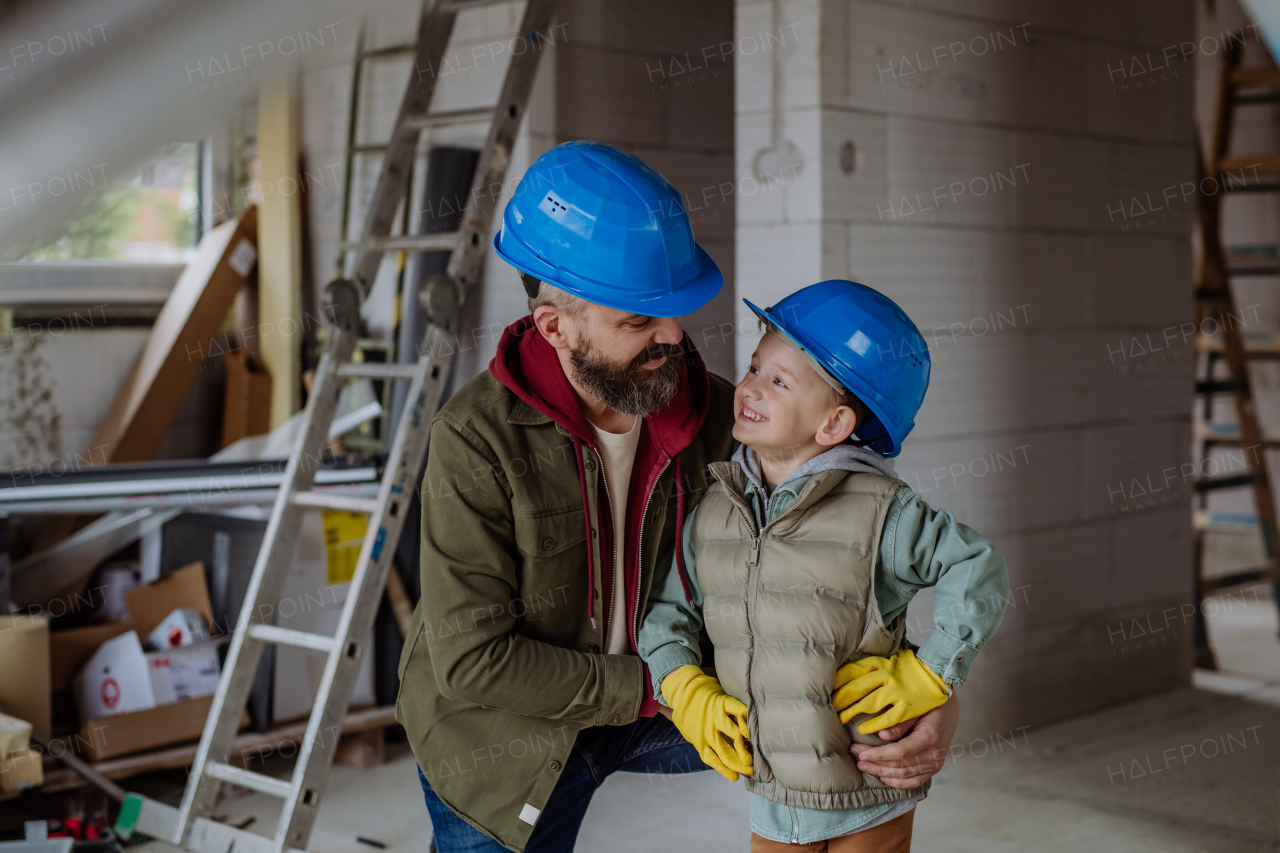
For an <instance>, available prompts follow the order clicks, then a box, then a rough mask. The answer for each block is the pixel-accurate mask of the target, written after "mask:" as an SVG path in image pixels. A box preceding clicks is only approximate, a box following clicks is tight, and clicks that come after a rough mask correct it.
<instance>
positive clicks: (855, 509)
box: [639, 281, 1009, 853]
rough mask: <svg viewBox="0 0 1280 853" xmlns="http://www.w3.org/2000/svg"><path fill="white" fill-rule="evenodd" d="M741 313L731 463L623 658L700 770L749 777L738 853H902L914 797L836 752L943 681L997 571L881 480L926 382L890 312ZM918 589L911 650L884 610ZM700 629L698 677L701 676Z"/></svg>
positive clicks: (816, 308)
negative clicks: (746, 323)
mask: <svg viewBox="0 0 1280 853" xmlns="http://www.w3.org/2000/svg"><path fill="white" fill-rule="evenodd" d="M747 305H748V306H749V307H750V308H751V310H752V311H754V312H755V313H756V314H757V315H758V316H759V317H760V319H761V321H762V322H763V325H764V326H765V327H766V328H767V332H766V333H765V334H764V335H763V336H762V337H761V340H760V343H759V346H757V348H756V351H755V353H754V354H753V355H752V357H751V366H750V367H749V368H748V369H747V374H746V376H745V377H744V378H743V379H742V382H740V383H739V384H738V388H737V392H736V393H735V395H734V407H735V414H736V416H737V418H736V421H735V425H734V429H733V437H734V438H735V439H737V440H738V441H740V442H741V443H742V446H741V447H739V448H738V451H737V452H736V454H735V455H734V457H733V461H732V462H718V463H715V464H713V465H711V468H710V474H711V477H712V485H711V487H710V488H709V489H708V490H707V492H706V494H705V495H704V496H703V498H702V500H701V502H700V503H699V504H698V506H697V508H696V510H695V511H694V512H693V513H692V514H691V515H690V517H689V519H688V521H687V522H686V524H685V527H684V533H685V535H684V542H683V549H682V551H683V553H682V557H683V559H680V557H681V555H677V559H675V560H673V561H672V562H673V564H674V565H672V566H668V567H666V571H665V573H663V572H659V574H658V575H657V576H656V577H655V578H654V581H653V590H654V591H653V593H651V595H650V599H649V607H648V609H647V611H646V614H645V620H644V624H643V627H642V628H641V631H640V635H639V645H640V653H641V655H642V656H643V657H644V659H645V661H646V663H648V665H649V670H650V673H651V674H652V676H653V684H654V693H655V695H657V696H659V697H661V698H662V700H663V701H664V702H665V704H667V705H669V706H670V707H671V709H672V719H673V721H674V722H675V724H676V726H677V728H679V730H680V732H681V734H683V735H684V736H685V738H686V739H687V740H688V741H689V742H690V743H692V744H693V745H694V746H695V747H696V748H697V749H698V751H699V753H700V754H701V755H702V757H703V760H704V761H705V762H706V763H707V764H708V765H709V766H711V767H712V768H714V769H716V770H718V771H719V772H720V773H721V774H723V775H724V776H725V777H726V778H728V779H729V780H730V781H734V780H736V779H737V778H738V774H740V773H741V774H743V775H746V776H748V777H749V778H748V779H747V790H748V791H749V792H750V799H751V829H752V838H751V849H752V851H753V853H760V851H769V850H775V849H776V850H796V849H797V848H796V847H795V846H793V845H796V844H799V845H808V848H807V849H812V850H830V851H832V853H835V852H836V851H873V850H874V851H906V850H909V849H910V844H911V825H912V818H913V816H914V811H913V809H914V808H915V804H916V803H917V802H918V801H919V800H922V799H924V797H925V792H926V791H927V790H928V788H929V784H928V783H926V784H924V785H923V786H921V787H918V788H911V789H899V788H894V787H891V786H888V785H886V784H884V783H883V782H881V781H880V779H878V778H877V777H874V776H870V775H865V774H863V773H861V772H860V771H859V770H858V767H857V758H856V757H855V756H854V755H852V754H851V750H850V747H851V746H852V744H853V743H854V741H857V742H860V743H866V744H879V743H883V741H882V740H881V739H880V738H879V737H878V736H871V737H868V735H871V734H872V733H874V732H878V731H881V730H882V729H885V728H888V727H889V726H892V725H895V724H897V723H900V722H902V721H904V720H909V719H912V718H914V717H918V716H920V715H921V714H923V713H925V712H926V711H929V710H931V709H933V708H936V707H937V706H939V705H941V704H943V703H944V702H946V701H947V698H948V696H949V695H950V693H951V690H952V687H953V686H954V685H957V684H960V683H961V682H963V681H964V679H965V677H966V675H967V673H968V668H969V666H970V665H971V664H972V662H973V658H974V656H975V655H976V654H977V652H978V650H979V649H981V648H982V646H983V644H984V643H986V641H987V640H989V639H990V638H991V635H992V634H993V633H994V632H995V630H996V628H997V626H998V625H999V623H1000V618H1001V616H1002V615H1003V613H1004V606H1005V604H1006V603H1007V602H1008V600H1009V581H1008V576H1007V573H1006V571H1005V564H1004V561H1003V559H1002V558H1001V557H1000V554H999V553H998V552H997V551H996V550H995V548H994V547H993V546H992V545H991V543H990V542H988V541H987V540H986V539H984V538H983V537H982V536H980V535H978V534H977V533H975V532H974V531H973V530H971V529H970V528H968V527H966V526H965V525H963V524H960V523H959V522H957V521H956V520H955V518H954V517H953V516H952V515H951V513H950V512H948V511H946V510H942V511H935V510H933V509H931V508H930V507H929V506H928V505H927V504H926V503H925V502H924V500H923V499H922V498H921V497H920V496H919V495H918V494H916V493H915V492H913V491H912V490H911V489H910V488H908V486H907V485H906V484H905V483H903V482H902V481H901V480H897V479H895V478H894V476H893V464H892V463H891V462H890V461H889V458H890V457H893V456H896V455H897V454H898V453H899V451H900V450H901V446H902V440H903V439H904V438H905V437H906V436H907V433H909V432H910V431H911V428H912V427H913V426H914V425H915V424H914V421H913V418H914V417H915V414H916V412H917V411H918V410H919V408H920V404H921V402H923V400H924V393H925V390H926V388H927V387H928V384H929V367H930V361H929V354H928V348H927V346H926V344H925V342H924V339H923V338H922V337H921V336H920V332H919V331H918V330H917V329H916V327H915V324H913V323H912V322H911V320H910V318H909V317H907V315H906V314H905V313H904V312H903V311H902V309H901V308H899V307H898V306H897V305H896V304H895V303H894V302H893V301H892V300H890V299H889V298H888V297H886V296H884V295H883V294H881V293H879V292H877V291H875V290H873V289H871V288H869V287H867V286H865V285H861V284H857V283H855V282H851V281H824V282H821V283H819V284H815V285H812V286H810V287H806V288H804V289H803V290H800V291H798V292H797V293H794V294H792V295H791V296H788V297H787V298H786V299H783V300H782V301H781V302H779V303H778V304H777V305H775V306H774V307H772V308H770V309H768V310H767V311H762V310H760V309H759V308H757V307H756V306H755V305H752V304H751V303H750V302H747ZM928 586H933V587H935V591H934V628H933V631H932V633H931V634H930V635H929V638H928V640H927V641H926V642H925V643H924V645H923V646H921V647H920V648H919V653H918V654H916V653H915V652H913V647H912V646H910V644H908V643H907V642H906V639H905V637H904V633H905V626H904V622H905V619H904V615H905V613H906V609H907V603H908V602H909V601H910V600H911V599H912V597H913V596H914V595H915V594H916V592H918V591H919V590H921V589H923V588H925V587H928ZM704 625H705V627H706V630H707V634H708V635H709V637H710V639H711V641H712V643H714V645H715V650H716V655H715V667H716V670H715V671H716V676H718V678H717V677H713V676H711V675H707V674H704V673H703V671H702V670H701V669H700V665H701V662H702V661H701V655H700V653H699V643H698V636H699V632H700V630H701V629H702V627H703V626H704ZM722 685H723V686H722ZM833 689H834V695H833ZM877 714H878V716H876V715H877ZM801 849H804V848H801Z"/></svg>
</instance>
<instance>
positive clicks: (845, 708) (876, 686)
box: [831, 649, 950, 735]
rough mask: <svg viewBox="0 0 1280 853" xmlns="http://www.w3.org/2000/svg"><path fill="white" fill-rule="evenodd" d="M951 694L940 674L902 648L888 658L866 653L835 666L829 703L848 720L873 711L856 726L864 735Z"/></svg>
mask: <svg viewBox="0 0 1280 853" xmlns="http://www.w3.org/2000/svg"><path fill="white" fill-rule="evenodd" d="M949 695H950V694H949V693H948V691H947V683H946V682H945V681H943V680H942V677H941V676H940V675H938V674H937V673H935V672H934V671H933V670H931V669H929V667H927V666H925V665H924V664H922V663H921V662H920V661H919V659H918V658H916V655H915V652H913V651H911V650H910V649H903V650H902V651H900V652H898V653H897V654H895V655H894V656H893V657H890V658H878V657H866V658H863V659H862V660H858V661H854V662H853V663H847V664H845V665H844V666H842V667H840V668H839V669H838V670H836V683H835V693H834V694H833V695H832V697H831V704H832V705H834V706H835V709H836V711H837V713H839V714H840V722H842V723H848V722H849V721H850V720H851V719H853V717H854V715H856V714H874V713H877V712H878V711H881V710H884V709H886V708H887V709H888V710H886V711H885V712H884V713H883V714H881V715H880V716H878V717H876V718H875V719H874V720H867V721H866V722H865V723H863V724H862V725H860V726H858V731H859V732H861V733H862V734H864V735H869V734H871V733H873V732H878V731H880V730H882V729H887V728H889V727H890V726H896V725H897V724H898V723H901V722H902V721H903V720H910V719H912V718H914V717H918V716H920V715H921V714H923V713H925V712H926V711H932V710H933V709H934V708H936V707H938V706H939V705H941V704H943V703H944V702H946V701H947V697H948V696H949Z"/></svg>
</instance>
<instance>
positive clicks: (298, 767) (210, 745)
mask: <svg viewBox="0 0 1280 853" xmlns="http://www.w3.org/2000/svg"><path fill="white" fill-rule="evenodd" d="M492 2H495V0H436V2H435V3H433V4H432V5H430V6H428V7H425V8H424V11H423V14H422V16H421V19H420V22H419V27H418V36H417V42H416V52H415V57H414V63H415V72H414V73H413V74H411V76H410V80H409V83H408V85H407V86H406V89H405V94H404V98H403V100H402V102H401V105H400V111H399V113H398V115H397V118H396V122H395V126H394V129H393V131H392V134H391V138H390V140H389V142H388V144H387V146H386V153H385V156H384V159H383V163H382V171H381V174H380V175H379V178H378V183H377V186H376V189H375V191H374V195H373V197H372V199H371V202H370V206H369V210H368V218H367V220H366V222H365V226H364V230H363V234H362V237H361V240H360V241H359V243H358V244H356V245H355V246H354V247H352V248H353V251H355V252H357V253H358V255H357V259H356V261H355V264H354V267H353V271H352V274H351V277H350V278H345V279H344V278H339V279H336V280H334V281H332V282H330V283H329V285H328V286H327V288H326V292H325V303H326V304H325V308H326V315H327V319H328V320H329V321H330V322H332V324H333V325H332V327H331V328H330V330H329V332H330V334H329V337H328V339H327V341H326V342H325V348H324V352H323V354H322V355H321V358H320V362H319V366H318V367H317V370H316V375H315V381H314V383H313V386H312V393H311V395H310V397H309V399H308V401H307V406H306V409H305V414H304V420H303V426H302V429H301V430H300V437H299V439H298V442H297V444H296V445H295V446H294V448H293V451H292V453H291V455H290V458H289V462H288V465H287V467H286V469H285V475H284V481H283V483H282V484H281V486H280V491H279V494H278V495H277V497H276V500H275V503H274V505H273V508H272V511H271V520H270V522H269V523H268V526H267V531H266V534H265V536H264V538H263V542H262V547H261V550H260V551H259V552H258V559H257V562H256V563H255V565H254V569H253V575H252V577H251V579H250V582H249V588H248V591H247V592H246V594H245V600H244V606H243V608H242V609H241V612H240V616H239V620H238V622H237V624H236V629H235V632H234V635H233V637H232V640H231V645H230V649H229V651H228V653H227V658H226V662H225V664H224V667H223V672H222V678H221V680H220V681H219V683H218V689H217V692H216V693H215V694H214V698H213V705H212V707H211V708H210V711H209V718H208V721H207V722H206V723H205V728H204V734H203V735H202V737H201V739H200V745H199V748H198V749H197V751H196V756H195V761H194V762H193V764H192V766H191V775H190V777H189V779H188V782H187V788H186V791H185V793H184V795H183V798H182V804H181V806H180V807H178V808H176V809H175V808H173V807H172V806H168V805H165V804H163V803H160V802H158V801H155V800H151V799H147V798H145V797H141V796H139V795H136V794H130V795H129V797H128V798H127V800H126V802H125V804H124V806H123V807H122V809H121V814H120V818H119V820H118V821H117V828H118V829H119V830H120V834H121V835H122V836H123V837H125V838H128V837H129V836H131V835H132V834H134V833H139V834H142V835H147V836H150V837H152V838H158V839H163V840H168V841H171V842H172V843H174V844H177V845H179V846H182V847H185V848H186V849H187V850H191V851H195V853H232V850H233V849H234V850H236V851H239V853H282V851H284V850H289V849H295V850H300V849H304V848H305V846H306V844H307V840H308V838H309V837H310V834H311V829H312V826H313V824H314V822H315V818H316V810H317V808H318V807H319V805H320V803H321V800H322V795H323V792H324V788H325V784H326V782H327V781H328V778H329V771H330V768H331V766H332V764H333V754H334V750H335V748H336V746H337V738H336V737H334V736H332V735H331V733H333V732H337V731H340V730H341V724H342V720H343V718H344V717H345V716H346V710H347V705H348V703H349V702H350V698H351V692H352V689H353V687H354V683H355V678H356V675H357V673H358V671H359V666H360V660H361V657H362V655H363V654H364V653H365V645H366V644H367V643H366V639H367V638H368V637H369V632H370V630H371V628H372V626H373V620H374V617H375V615H376V613H377V609H378V603H379V599H380V598H381V595H382V590H383V587H384V584H385V583H386V578H387V573H388V568H389V566H390V565H391V557H392V554H393V553H394V552H395V548H396V543H397V541H398V539H399V536H400V530H401V527H402V526H403V523H404V512H405V510H406V508H407V507H408V506H409V505H410V502H411V500H412V497H413V493H414V489H415V488H416V487H417V477H418V472H419V471H420V470H421V469H422V463H423V460H424V458H425V455H426V451H427V442H428V440H429V437H430V425H431V420H432V418H433V417H434V414H435V411H436V409H437V408H438V406H439V403H440V398H441V394H442V392H443V390H444V384H445V382H446V380H447V378H448V376H449V369H450V367H451V365H452V361H453V354H454V352H455V350H456V347H455V346H454V340H455V334H456V332H457V324H458V321H459V316H460V311H461V307H462V304H463V302H464V300H465V296H466V294H467V292H468V291H469V290H470V289H471V286H472V285H473V284H474V282H475V280H476V278H477V276H478V274H479V270H480V264H481V261H482V259H483V257H484V253H485V250H486V248H487V245H488V242H487V239H486V236H487V233H488V229H489V224H490V222H491V221H492V219H493V214H494V211H495V209H496V207H497V200H498V194H497V193H496V192H493V191H492V189H491V188H493V187H501V186H502V185H503V184H504V181H505V178H506V173H507V166H508V164H509V163H510V161H511V152H512V147H513V145H514V143H515V138H516V133H517V131H518V130H519V127H520V122H521V120H522V119H523V117H524V113H525V107H526V105H527V103H528V100H529V93H530V90H531V89H532V86H533V79H534V74H535V72H536V70H537V66H538V62H539V60H540V59H541V56H542V53H543V49H544V47H545V46H546V44H547V42H548V41H549V39H550V25H551V18H552V14H553V12H554V7H555V0H527V5H526V7H525V11H524V16H523V20H522V21H521V24H520V30H519V38H521V39H523V40H525V41H526V42H527V49H525V50H522V51H520V52H516V50H514V49H513V50H512V51H511V54H512V56H511V60H510V64H509V66H508V68H507V72H506V77H505V79H504V81H503V84H502V90H501V94H500V96H499V99H498V102H497V104H496V105H495V106H494V107H493V108H492V110H491V111H490V112H491V115H492V119H491V123H490V126H489V133H488V138H487V140H486V142H485V145H484V148H483V150H482V152H481V155H480V161H479V163H478V165H477V168H476V174H475V178H474V180H473V183H472V192H471V195H470V197H469V199H468V202H467V207H466V210H465V212H464V214H463V217H462V225H461V227H460V228H459V230H458V231H457V232H455V233H452V234H428V235H422V236H406V237H400V236H394V237H393V236H391V230H392V223H393V221H394V219H395V214H396V210H397V208H398V207H399V205H400V203H401V201H402V200H404V199H405V188H406V180H405V179H406V175H407V174H408V171H409V169H410V168H411V166H412V163H413V158H414V156H415V152H416V149H417V146H418V138H419V134H420V133H421V132H422V131H424V130H426V129H428V128H430V127H433V126H435V125H436V124H437V123H449V122H454V121H457V120H458V116H457V115H454V114H453V113H431V112H429V107H430V104H431V100H432V95H433V93H434V91H435V85H436V79H437V76H438V73H437V72H438V70H439V69H441V68H442V67H443V60H444V56H445V52H446V50H447V49H448V46H449V41H450V36H451V34H452V31H453V26H454V22H455V20H456V18H457V15H458V13H459V12H462V11H465V10H467V9H471V8H476V7H480V6H485V5H489V4H491V3H492ZM357 61H359V60H357ZM424 71H425V72H426V73H424ZM405 203H408V202H407V201H406V202H405ZM344 237H345V235H344ZM431 249H452V252H453V253H452V255H451V257H450V259H449V265H448V267H447V269H446V271H445V273H444V274H443V275H440V276H436V277H435V278H434V279H432V280H431V281H430V282H428V286H427V288H426V289H424V292H423V298H422V302H423V305H424V308H426V310H427V314H428V317H429V321H430V322H429V325H428V326H427V330H426V333H425V334H424V337H423V342H422V344H421V346H420V347H419V353H420V354H421V356H420V358H419V361H418V363H417V364H356V363H353V362H352V361H351V355H352V352H353V350H354V349H355V346H356V341H357V334H358V329H359V321H360V305H361V303H362V302H363V301H364V299H365V297H366V296H367V295H368V293H369V291H370V289H371V287H372V284H373V279H374V276H375V275H376V274H377V271H378V266H379V264H380V263H381V261H382V256H383V254H384V253H385V252H387V251H395V250H410V251H412V250H431ZM351 378H373V379H383V380H408V381H409V383H410V384H409V391H408V395H407V397H406V400H407V401H408V403H407V405H406V406H405V407H404V411H403V413H402V414H401V417H400V420H399V423H398V424H397V428H396V431H395V433H394V438H393V440H392V443H391V448H390V453H389V456H388V459H387V463H386V468H385V473H384V474H383V477H382V481H381V483H380V485H379V489H378V494H377V497H376V498H357V497H351V496H340V495H330V494H323V493H318V492H315V491H312V484H313V482H314V479H315V476H316V472H317V470H318V469H319V467H320V462H321V459H322V458H323V453H324V449H325V446H326V442H327V438H328V432H329V425H330V422H331V421H332V420H333V414H334V410H335V408H336V406H337V402H338V394H339V392H340V391H341V389H342V386H343V385H344V383H345V382H346V381H348V380H349V379H351ZM313 508H321V509H333V510H342V511H347V512H359V513H365V514H367V515H368V517H369V523H368V533H367V534H366V536H365V539H364V543H363V545H362V546H361V549H360V556H359V558H358V561H357V563H356V566H355V571H354V575H353V578H352V581H351V591H350V592H349V593H348V596H347V600H346V603H345V604H344V605H343V609H342V614H341V617H340V619H339V622H338V627H337V630H336V632H335V634H334V636H332V637H328V636H323V635H319V634H311V633H306V632H301V631H294V630H289V629H284V628H279V627H276V626H275V625H273V624H272V614H273V613H274V611H275V608H276V605H277V603H278V601H279V598H280V593H281V591H282V588H283V585H284V581H285V577H286V574H287V572H288V568H289V565H290V562H291V560H292V557H293V554H294V551H295V548H296V546H297V543H298V537H299V533H300V530H301V524H302V517H303V513H304V512H306V511H307V510H309V509H313ZM268 643H274V644H280V645H288V646H294V647H297V648H302V649H307V650H310V651H312V652H315V653H317V654H323V655H325V668H324V674H323V676H322V678H321V682H320V687H319V690H318V693H317V696H316V703H315V707H314V708H313V710H312V712H311V716H310V718H309V720H308V724H307V729H306V734H305V736H304V738H303V743H302V744H301V745H300V747H299V750H298V755H297V760H296V764H295V766H294V769H293V773H292V776H291V778H289V779H287V780H286V779H277V778H275V777H273V776H268V775H265V774H262V773H256V772H253V771H250V770H246V769H244V768H243V767H240V766H237V765H235V764H233V763H232V755H231V750H232V747H233V743H234V740H235V736H236V732H237V730H238V729H239V721H240V717H241V714H242V713H243V711H244V707H245V703H246V701H247V699H248V696H249V690H250V687H251V686H252V682H253V678H254V674H255V673H256V672H257V668H258V662H259V660H260V658H261V656H262V652H263V650H264V648H265V646H266V645H267V644H268ZM224 782H230V783H232V784H235V785H239V786H242V787H245V788H249V789H251V790H254V791H259V792H261V793H264V794H269V795H272V796H275V797H278V798H279V799H280V800H281V801H282V803H283V807H282V811H281V814H280V819H279V822H278V824H277V828H276V832H275V836H274V838H267V837H266V836H263V835H259V834H257V833H253V832H249V831H247V830H242V829H237V828H235V827H232V826H228V825H226V824H223V823H220V822H218V821H215V820H213V819H212V816H213V810H214V806H215V804H216V802H217V798H218V792H219V790H220V788H221V786H222V784H223V783H224Z"/></svg>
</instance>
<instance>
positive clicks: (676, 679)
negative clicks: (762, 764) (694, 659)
mask: <svg viewBox="0 0 1280 853" xmlns="http://www.w3.org/2000/svg"><path fill="white" fill-rule="evenodd" d="M662 696H663V698H665V699H666V700H667V704H668V705H670V706H671V721H672V722H673V723H675V724H676V728H677V729H679V730H680V734H682V735H684V739H685V740H687V741H689V743H691V744H693V747H694V749H696V750H698V755H699V757H701V758H702V761H703V763H705V764H706V765H707V766H708V767H710V768H711V769H712V770H715V771H716V772H717V773H719V774H720V775H721V776H723V777H724V778H726V779H728V780H729V781H730V782H737V781H738V774H739V773H741V774H742V775H744V776H750V775H751V774H752V773H753V772H754V770H755V768H754V767H753V766H752V764H751V750H750V749H749V748H748V747H747V737H748V735H747V706H746V705H744V704H742V703H741V702H739V701H738V700H737V699H734V698H733V697H732V696H730V695H729V694H728V693H725V692H724V688H723V687H721V686H720V680H719V679H718V678H715V677H713V676H710V675H707V674H705V673H704V672H703V671H702V670H701V669H699V668H698V667H696V666H694V665H693V664H688V665H685V666H682V667H680V668H679V669H677V670H674V671H673V672H672V673H671V674H670V675H668V676H667V677H666V678H664V679H662Z"/></svg>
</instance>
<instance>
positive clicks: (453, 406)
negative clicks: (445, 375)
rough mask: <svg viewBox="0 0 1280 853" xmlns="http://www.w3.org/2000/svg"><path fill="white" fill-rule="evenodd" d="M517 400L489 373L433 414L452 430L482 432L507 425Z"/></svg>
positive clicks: (474, 379)
mask: <svg viewBox="0 0 1280 853" xmlns="http://www.w3.org/2000/svg"><path fill="white" fill-rule="evenodd" d="M519 399H520V398H518V397H517V396H516V395H515V394H514V393H512V391H511V389H510V388H508V387H507V386H505V385H503V384H502V383H501V382H499V381H498V379H497V378H496V377H495V376H494V375H493V374H492V373H490V372H489V371H488V370H486V371H484V372H483V373H481V374H479V375H478V376H475V377H474V378H472V379H471V380H470V381H468V382H467V383H466V384H465V385H463V386H462V387H461V388H459V389H458V390H457V391H455V392H453V395H452V396H451V397H449V401H448V402H447V403H445V404H444V405H443V406H441V407H440V411H439V412H437V413H436V420H437V421H444V422H445V423H447V424H448V425H449V426H451V427H453V428H454V429H455V430H459V431H469V432H477V431H479V432H483V431H486V430H485V427H486V426H490V425H493V424H504V425H505V424H506V423H507V420H508V418H509V417H510V416H511V411H512V409H514V408H515V405H516V403H518V402H519Z"/></svg>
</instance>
